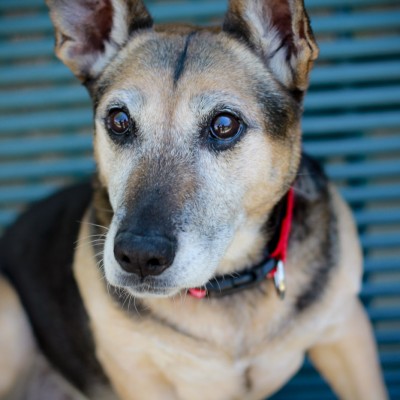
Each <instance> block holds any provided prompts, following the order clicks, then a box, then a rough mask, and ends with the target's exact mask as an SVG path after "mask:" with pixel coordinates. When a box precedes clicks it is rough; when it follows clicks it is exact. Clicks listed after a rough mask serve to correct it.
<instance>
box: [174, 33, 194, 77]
mask: <svg viewBox="0 0 400 400" xmlns="http://www.w3.org/2000/svg"><path fill="white" fill-rule="evenodd" d="M195 33H196V32H191V33H189V35H188V36H187V37H186V41H185V47H184V48H183V50H182V53H181V54H180V56H179V58H178V62H177V64H176V67H175V72H174V85H176V84H177V82H178V80H179V78H180V77H181V76H182V74H183V71H184V69H185V61H186V56H187V51H188V47H189V44H190V40H191V38H192V37H193V36H194V34H195Z"/></svg>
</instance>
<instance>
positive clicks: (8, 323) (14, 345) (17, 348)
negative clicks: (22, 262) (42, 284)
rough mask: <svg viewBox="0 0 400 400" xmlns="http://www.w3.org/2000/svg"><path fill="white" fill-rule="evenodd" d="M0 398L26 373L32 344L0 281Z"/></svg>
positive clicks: (18, 305)
mask: <svg viewBox="0 0 400 400" xmlns="http://www.w3.org/2000/svg"><path fill="white" fill-rule="evenodd" d="M0 328H1V329H0V398H1V399H2V398H4V397H3V396H5V395H6V394H7V393H9V392H10V391H11V389H12V388H13V387H14V386H15V384H16V383H17V382H18V381H19V379H21V377H22V376H24V375H25V374H26V373H27V371H28V370H29V369H30V367H31V365H32V362H33V354H34V350H35V344H34V340H33V337H32V332H31V328H30V325H29V322H28V319H27V317H26V315H25V312H24V310H23V308H22V306H21V303H20V301H19V299H18V296H17V294H16V293H15V291H14V289H13V288H12V287H11V286H10V284H9V283H8V282H7V281H6V280H5V279H4V278H2V277H0Z"/></svg>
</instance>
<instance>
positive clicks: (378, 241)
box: [360, 232, 400, 296]
mask: <svg viewBox="0 0 400 400" xmlns="http://www.w3.org/2000/svg"><path fill="white" fill-rule="evenodd" d="M360 239H361V244H362V246H363V247H364V249H368V250H371V249H373V248H374V249H386V248H396V247H399V246H400V235H399V234H398V232H390V233H368V234H364V235H361V238H360ZM399 287H400V282H399ZM398 294H399V296H400V291H399V292H398Z"/></svg>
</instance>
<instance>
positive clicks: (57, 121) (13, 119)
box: [0, 108, 93, 134]
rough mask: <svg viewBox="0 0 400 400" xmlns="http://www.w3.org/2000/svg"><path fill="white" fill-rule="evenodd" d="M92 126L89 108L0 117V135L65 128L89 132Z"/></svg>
mask: <svg viewBox="0 0 400 400" xmlns="http://www.w3.org/2000/svg"><path fill="white" fill-rule="evenodd" d="M92 125H93V121H92V116H91V110H90V109H89V108H87V109H86V108H85V109H83V110H81V109H79V110H76V109H75V110H63V111H42V112H37V113H30V114H28V113H26V114H24V118H21V117H20V116H15V115H12V116H10V115H7V116H0V134H2V133H12V134H21V133H26V132H27V131H28V132H29V131H35V130H38V131H40V132H45V131H46V132H47V131H51V130H55V129H65V128H84V129H88V132H91V131H92Z"/></svg>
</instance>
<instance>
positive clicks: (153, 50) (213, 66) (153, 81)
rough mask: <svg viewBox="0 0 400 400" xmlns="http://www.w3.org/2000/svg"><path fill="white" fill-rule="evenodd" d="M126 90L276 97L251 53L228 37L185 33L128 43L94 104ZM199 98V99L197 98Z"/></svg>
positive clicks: (144, 37)
mask: <svg viewBox="0 0 400 400" xmlns="http://www.w3.org/2000/svg"><path fill="white" fill-rule="evenodd" d="M129 88H135V89H138V90H139V91H140V92H141V93H142V94H144V96H145V97H146V96H148V97H150V96H158V97H159V96H163V95H165V96H168V97H169V98H170V99H171V98H172V97H174V95H176V96H177V97H180V98H182V95H183V92H186V94H189V95H190V96H191V97H194V98H196V95H197V94H200V93H207V92H213V96H214V97H215V98H216V97H217V96H215V94H216V92H218V91H219V92H221V93H223V95H225V96H226V95H227V96H229V94H231V95H235V96H236V97H242V98H243V101H251V99H252V98H253V99H255V100H257V99H256V97H257V95H258V94H259V93H276V94H277V95H280V92H281V91H280V90H279V88H278V84H277V83H276V81H275V80H274V79H273V77H272V75H271V74H270V73H269V71H268V70H267V69H266V68H265V67H264V65H263V63H262V62H261V60H260V59H259V58H258V57H256V56H255V55H254V54H253V53H252V52H251V50H250V49H248V48H246V46H244V45H243V44H241V43H239V42H238V41H236V40H233V39H231V38H229V37H228V36H227V35H226V34H224V33H222V32H216V31H212V30H211V31H208V30H198V29H196V28H192V29H191V28H189V27H185V28H184V29H181V30H179V29H178V30H177V29H173V30H165V31H155V32H148V33H143V34H141V35H138V36H136V37H134V38H132V39H131V41H130V42H129V43H128V44H127V45H126V47H125V48H124V49H123V50H122V51H121V52H120V54H119V55H118V57H117V58H116V59H115V60H114V61H113V62H112V63H111V64H110V66H109V67H108V68H107V69H106V71H105V73H104V74H103V75H102V76H101V78H100V79H99V82H98V83H97V85H96V90H95V92H94V96H95V100H97V102H98V101H99V100H100V99H101V97H102V96H103V95H104V94H109V93H110V92H113V91H114V92H115V91H118V90H127V89H129ZM197 97H198V96H197Z"/></svg>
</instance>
